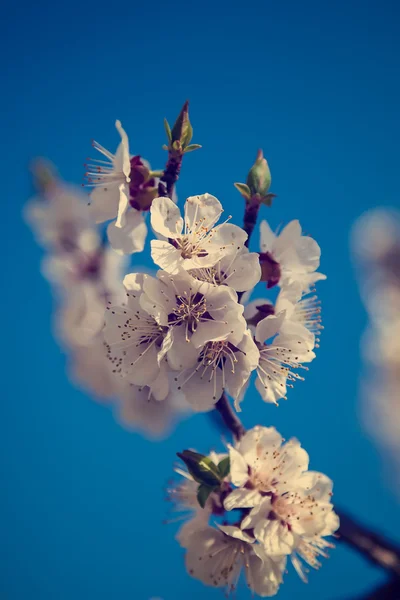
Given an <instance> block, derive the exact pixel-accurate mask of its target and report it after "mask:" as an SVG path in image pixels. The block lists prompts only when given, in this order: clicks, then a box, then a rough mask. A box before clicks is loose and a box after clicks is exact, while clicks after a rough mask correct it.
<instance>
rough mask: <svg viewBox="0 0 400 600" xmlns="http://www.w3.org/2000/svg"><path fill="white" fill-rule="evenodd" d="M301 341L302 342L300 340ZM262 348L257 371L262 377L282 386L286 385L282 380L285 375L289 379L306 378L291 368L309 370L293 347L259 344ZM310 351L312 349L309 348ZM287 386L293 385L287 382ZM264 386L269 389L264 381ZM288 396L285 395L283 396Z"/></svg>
mask: <svg viewBox="0 0 400 600" xmlns="http://www.w3.org/2000/svg"><path fill="white" fill-rule="evenodd" d="M299 343H301V342H299ZM259 349H260V362H259V365H258V367H257V373H258V374H259V376H260V373H262V375H261V376H260V379H261V380H263V379H265V378H266V379H267V380H268V381H269V382H271V384H273V383H274V384H276V385H278V386H279V387H281V388H284V387H285V382H284V381H282V377H284V378H285V379H286V380H288V381H296V380H297V379H300V380H301V381H304V378H303V377H301V376H300V375H298V373H295V372H293V371H292V370H291V369H304V370H306V371H307V370H308V367H305V366H304V365H302V364H301V363H300V362H298V361H299V356H296V354H295V353H294V352H293V350H292V349H291V348H285V347H280V346H273V345H271V346H269V345H267V344H264V346H261V345H260V346H259ZM307 352H310V350H307ZM286 385H287V387H293V386H292V384H286ZM264 387H265V388H266V389H267V387H268V386H267V385H266V384H265V383H264ZM283 398H284V399H285V398H286V397H285V396H284V397H283Z"/></svg>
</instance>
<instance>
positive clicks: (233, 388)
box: [175, 331, 259, 411]
mask: <svg viewBox="0 0 400 600" xmlns="http://www.w3.org/2000/svg"><path fill="white" fill-rule="evenodd" d="M258 361H259V351H258V348H257V346H256V344H255V343H254V341H253V338H252V336H251V334H250V332H249V331H245V332H244V334H243V337H242V339H241V340H239V341H237V337H236V335H235V334H230V335H228V336H227V337H226V338H225V339H222V340H218V341H210V342H207V343H206V344H205V345H204V347H202V348H201V350H200V352H199V353H198V357H197V363H196V365H195V366H193V367H191V368H189V369H186V370H184V371H182V372H181V373H180V374H179V375H178V376H177V377H176V378H175V380H176V382H177V385H178V389H179V390H182V391H183V393H184V394H185V397H186V399H187V401H188V402H189V404H190V405H191V406H192V408H193V409H194V410H196V411H206V410H210V409H212V408H213V407H214V404H215V403H216V402H217V401H218V400H219V398H220V397H221V395H222V392H223V391H227V392H228V393H229V394H230V395H231V396H232V398H234V399H235V400H237V399H239V398H240V396H241V392H242V390H243V388H244V386H245V385H246V383H247V381H248V379H249V377H250V374H251V372H252V371H253V370H254V369H255V368H256V367H257V366H258Z"/></svg>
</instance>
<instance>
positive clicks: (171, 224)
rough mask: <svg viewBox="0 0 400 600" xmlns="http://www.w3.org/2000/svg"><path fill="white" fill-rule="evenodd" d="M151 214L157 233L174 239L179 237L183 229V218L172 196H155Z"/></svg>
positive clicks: (152, 224)
mask: <svg viewBox="0 0 400 600" xmlns="http://www.w3.org/2000/svg"><path fill="white" fill-rule="evenodd" d="M150 214H151V226H152V228H153V229H154V231H155V232H156V233H159V234H160V235H163V236H165V237H167V238H172V239H175V238H177V237H179V235H180V234H181V232H182V229H183V219H182V217H181V214H180V211H179V208H178V207H177V206H176V204H174V203H173V202H172V200H171V199H170V198H164V197H162V198H154V200H153V202H152V205H151V208H150Z"/></svg>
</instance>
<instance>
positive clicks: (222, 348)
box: [175, 340, 244, 400]
mask: <svg viewBox="0 0 400 600" xmlns="http://www.w3.org/2000/svg"><path fill="white" fill-rule="evenodd" d="M237 352H241V353H242V354H244V352H243V351H242V350H239V348H237V347H236V346H234V345H233V344H232V343H231V342H228V341H225V340H222V341H218V342H207V344H206V345H205V346H204V348H203V350H202V351H201V353H200V356H199V358H198V364H197V366H196V368H194V369H193V370H192V371H191V372H189V374H188V375H187V376H186V378H185V379H184V381H182V382H181V383H180V384H179V387H178V389H179V390H181V389H182V388H183V387H184V385H185V384H186V383H187V382H188V381H189V380H190V379H191V378H192V377H193V376H194V375H196V374H197V373H200V379H204V380H205V381H208V383H211V382H213V385H214V395H213V400H216V399H217V396H216V388H217V378H216V375H217V370H219V372H220V373H221V376H222V387H223V388H225V385H226V369H228V370H229V371H230V372H231V373H235V365H236V363H237V362H238V359H237V357H236V353H237ZM180 377H181V375H178V377H176V378H175V381H179V378H180Z"/></svg>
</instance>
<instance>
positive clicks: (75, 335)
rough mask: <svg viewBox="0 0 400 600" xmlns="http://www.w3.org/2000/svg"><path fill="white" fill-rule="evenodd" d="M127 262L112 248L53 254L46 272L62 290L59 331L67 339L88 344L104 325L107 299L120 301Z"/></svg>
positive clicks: (58, 288) (83, 249)
mask: <svg viewBox="0 0 400 600" xmlns="http://www.w3.org/2000/svg"><path fill="white" fill-rule="evenodd" d="M124 266H125V262H124V261H123V260H122V258H121V257H120V256H118V255H117V254H116V253H115V252H114V251H113V250H112V249H111V248H108V249H103V248H102V247H100V246H97V247H94V248H92V247H90V246H87V247H84V246H83V245H81V247H80V248H79V250H75V251H74V252H73V253H72V254H67V253H65V254H63V255H57V254H56V255H50V256H49V257H48V258H47V259H46V261H45V262H44V272H45V274H46V276H47V278H48V279H49V280H50V281H51V282H52V283H53V285H54V286H55V289H56V290H57V292H58V298H59V308H58V310H57V312H56V331H57V333H58V334H59V335H60V337H61V339H62V340H63V342H65V343H67V344H70V345H80V346H86V345H87V344H89V343H90V342H91V340H92V339H93V338H94V337H95V336H97V334H99V332H100V331H101V330H102V328H103V325H104V313H105V309H106V304H107V302H113V301H116V299H117V297H118V295H119V293H120V287H121V284H120V277H121V274H122V272H123V269H124Z"/></svg>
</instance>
